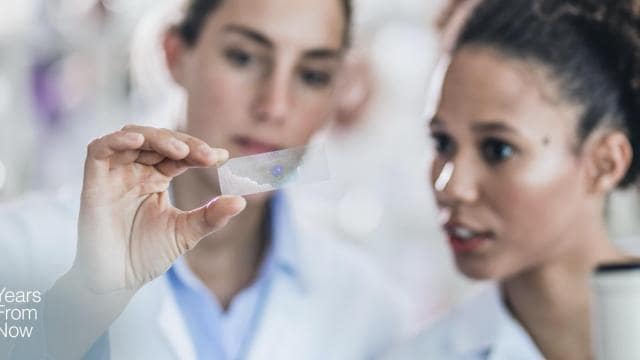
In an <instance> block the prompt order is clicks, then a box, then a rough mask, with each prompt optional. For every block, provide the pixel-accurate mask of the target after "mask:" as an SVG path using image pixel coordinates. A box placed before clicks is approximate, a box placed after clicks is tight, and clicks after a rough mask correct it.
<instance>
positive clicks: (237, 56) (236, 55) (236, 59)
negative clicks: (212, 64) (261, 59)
mask: <svg viewBox="0 0 640 360" xmlns="http://www.w3.org/2000/svg"><path fill="white" fill-rule="evenodd" d="M225 56H226V58H227V60H229V62H231V64H232V65H235V66H237V67H245V66H247V65H249V64H250V63H251V62H252V61H253V57H252V56H251V55H250V54H249V53H247V52H245V51H242V50H239V49H229V50H226V51H225Z"/></svg>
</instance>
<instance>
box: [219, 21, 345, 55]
mask: <svg viewBox="0 0 640 360" xmlns="http://www.w3.org/2000/svg"><path fill="white" fill-rule="evenodd" d="M224 31H225V32H230V33H235V34H238V35H241V36H243V37H245V38H247V39H249V40H251V41H253V42H254V43H256V44H258V45H260V46H263V47H266V48H268V49H274V48H275V47H276V46H275V44H274V43H273V41H271V40H270V39H269V38H268V37H266V36H265V35H263V34H261V33H260V32H259V31H257V30H254V29H252V28H250V27H247V26H244V25H227V26H225V27H224ZM342 53H343V52H342V49H330V48H318V49H311V50H307V51H305V52H304V53H303V55H302V56H303V57H304V58H307V59H312V60H323V59H338V58H340V57H341V56H342Z"/></svg>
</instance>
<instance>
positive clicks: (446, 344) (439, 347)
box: [381, 313, 454, 360]
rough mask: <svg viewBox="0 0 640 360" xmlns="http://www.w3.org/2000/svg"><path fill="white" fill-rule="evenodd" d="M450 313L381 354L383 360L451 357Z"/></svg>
mask: <svg viewBox="0 0 640 360" xmlns="http://www.w3.org/2000/svg"><path fill="white" fill-rule="evenodd" d="M452 315H453V314H451V313H450V314H447V315H446V316H443V317H441V318H440V319H439V320H437V321H436V322H435V323H434V324H433V325H432V326H430V327H429V328H428V329H425V330H423V331H421V332H420V334H419V335H418V336H416V337H414V338H413V339H411V340H410V341H407V342H405V343H403V344H401V345H400V346H398V347H396V348H394V349H392V351H390V352H389V353H387V354H386V355H384V356H382V357H381V359H384V360H413V359H453V358H454V357H453V354H454V352H453V350H452V346H451V341H452V340H451V334H452Z"/></svg>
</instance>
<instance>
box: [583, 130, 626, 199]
mask: <svg viewBox="0 0 640 360" xmlns="http://www.w3.org/2000/svg"><path fill="white" fill-rule="evenodd" d="M595 140H596V141H594V142H593V144H592V145H591V149H589V156H590V162H589V163H590V164H589V182H590V184H591V187H590V188H591V189H592V191H593V192H600V193H607V192H610V191H613V190H614V189H615V188H616V187H617V186H618V184H619V183H620V181H622V179H623V178H624V176H625V175H626V174H627V171H628V170H629V166H631V160H632V158H633V148H632V146H631V143H630V142H629V138H628V137H627V135H626V134H624V133H623V132H621V131H609V132H606V133H603V134H602V135H600V136H598V137H597V138H596V139H595Z"/></svg>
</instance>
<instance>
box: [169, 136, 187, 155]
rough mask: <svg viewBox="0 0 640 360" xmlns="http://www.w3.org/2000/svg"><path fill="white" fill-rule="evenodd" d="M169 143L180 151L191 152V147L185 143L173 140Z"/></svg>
mask: <svg viewBox="0 0 640 360" xmlns="http://www.w3.org/2000/svg"><path fill="white" fill-rule="evenodd" d="M169 143H170V144H171V146H172V147H173V148H174V149H176V150H178V151H180V152H183V151H189V146H187V144H185V143H183V142H182V141H180V140H178V139H171V140H169Z"/></svg>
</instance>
